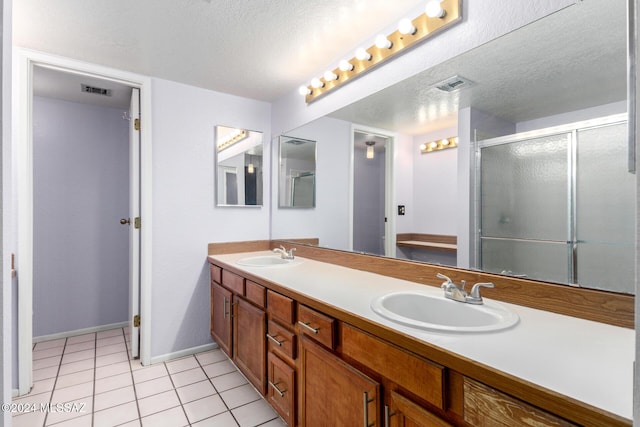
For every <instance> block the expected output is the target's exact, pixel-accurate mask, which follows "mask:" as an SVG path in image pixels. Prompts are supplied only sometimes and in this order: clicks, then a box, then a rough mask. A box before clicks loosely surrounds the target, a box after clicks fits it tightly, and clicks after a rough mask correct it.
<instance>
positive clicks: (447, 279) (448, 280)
mask: <svg viewBox="0 0 640 427" xmlns="http://www.w3.org/2000/svg"><path fill="white" fill-rule="evenodd" d="M436 277H437V278H438V279H444V280H446V281H447V283H446V284H447V285H448V284H450V283H453V280H451V279H450V278H448V277H447V276H445V275H444V274H441V273H438V274H436ZM444 284H445V283H443V285H444Z"/></svg>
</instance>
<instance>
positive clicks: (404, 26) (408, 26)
mask: <svg viewBox="0 0 640 427" xmlns="http://www.w3.org/2000/svg"><path fill="white" fill-rule="evenodd" d="M398 31H399V32H400V34H405V35H406V34H415V33H416V31H417V29H416V27H414V26H413V22H411V19H409V18H404V19H402V20H400V23H398Z"/></svg>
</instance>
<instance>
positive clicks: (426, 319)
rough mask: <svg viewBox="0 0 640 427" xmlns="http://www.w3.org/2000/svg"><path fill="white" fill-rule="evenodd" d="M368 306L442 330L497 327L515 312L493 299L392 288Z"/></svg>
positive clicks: (404, 321) (396, 319) (412, 323)
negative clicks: (464, 300) (465, 300)
mask: <svg viewBox="0 0 640 427" xmlns="http://www.w3.org/2000/svg"><path fill="white" fill-rule="evenodd" d="M371 309H372V310H373V311H374V312H376V313H377V314H379V315H380V316H382V317H385V318H387V319H389V320H391V321H394V322H396V323H400V324H402V325H406V326H411V327H414V328H419V329H427V330H434V331H445V332H488V331H498V330H501V329H506V328H509V327H511V326H513V325H515V324H516V323H517V322H518V320H519V317H518V315H517V314H516V313H514V312H513V311H511V310H509V309H508V308H506V307H504V306H502V305H501V304H498V303H494V302H493V301H487V300H485V301H484V304H482V305H474V304H467V303H462V302H458V301H453V300H450V299H447V298H445V297H444V296H434V295H431V294H427V293H422V292H417V291H415V292H395V293H390V294H386V295H383V296H381V297H378V298H376V299H374V300H373V302H372V303H371Z"/></svg>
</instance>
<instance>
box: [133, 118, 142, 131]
mask: <svg viewBox="0 0 640 427" xmlns="http://www.w3.org/2000/svg"><path fill="white" fill-rule="evenodd" d="M133 128H134V129H135V130H140V119H135V120H134V121H133Z"/></svg>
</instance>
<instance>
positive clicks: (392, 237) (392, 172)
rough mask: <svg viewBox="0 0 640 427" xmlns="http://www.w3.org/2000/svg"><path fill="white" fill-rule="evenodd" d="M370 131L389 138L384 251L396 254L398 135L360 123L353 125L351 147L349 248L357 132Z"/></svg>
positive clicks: (388, 253) (390, 255) (389, 254)
mask: <svg viewBox="0 0 640 427" xmlns="http://www.w3.org/2000/svg"><path fill="white" fill-rule="evenodd" d="M356 132H360V133H368V134H371V135H375V136H379V137H382V138H386V139H387V143H386V144H385V165H384V173H385V180H384V182H385V184H384V186H385V189H384V206H385V207H384V210H385V216H386V218H387V222H386V223H385V227H384V234H385V239H384V252H385V256H388V257H393V258H395V256H396V215H395V206H396V169H395V164H396V157H397V149H396V141H397V137H398V135H397V134H396V133H395V132H390V131H388V130H385V129H379V128H375V127H371V126H364V125H358V124H352V125H351V135H350V140H351V142H350V149H349V200H350V203H349V250H353V215H354V211H355V208H354V204H355V197H354V196H355V190H354V171H355V167H354V166H355V133H356Z"/></svg>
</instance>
